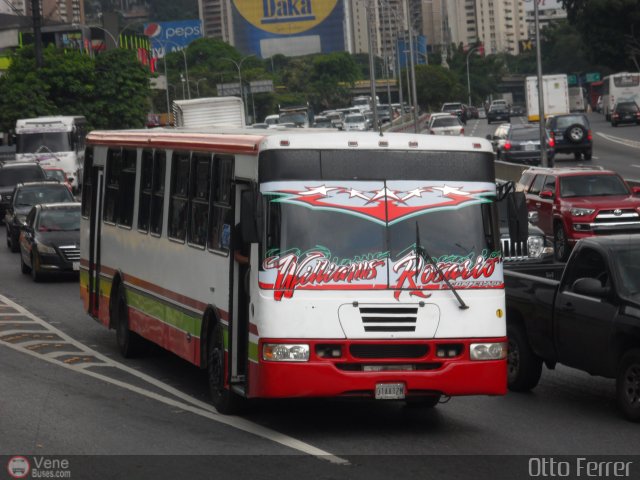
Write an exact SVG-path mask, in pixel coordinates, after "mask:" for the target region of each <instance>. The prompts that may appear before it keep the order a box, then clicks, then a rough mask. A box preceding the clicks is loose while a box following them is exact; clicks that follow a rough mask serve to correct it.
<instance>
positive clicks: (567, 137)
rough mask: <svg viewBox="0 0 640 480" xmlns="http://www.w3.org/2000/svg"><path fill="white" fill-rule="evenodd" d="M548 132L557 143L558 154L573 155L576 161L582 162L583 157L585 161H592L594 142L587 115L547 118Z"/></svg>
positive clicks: (573, 114) (569, 114)
mask: <svg viewBox="0 0 640 480" xmlns="http://www.w3.org/2000/svg"><path fill="white" fill-rule="evenodd" d="M547 130H548V131H549V134H550V135H551V138H552V139H553V141H554V143H555V147H554V148H555V151H556V154H559V153H568V154H571V153H573V155H574V158H575V160H576V161H578V160H580V156H581V155H582V156H583V157H584V159H585V160H591V156H592V153H593V140H592V135H591V126H590V124H589V119H588V118H587V117H586V115H584V114H581V113H568V114H565V115H553V116H551V117H549V118H547Z"/></svg>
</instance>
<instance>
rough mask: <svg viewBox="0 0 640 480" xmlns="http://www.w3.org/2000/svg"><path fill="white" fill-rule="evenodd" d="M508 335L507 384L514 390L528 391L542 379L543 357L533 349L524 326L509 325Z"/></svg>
mask: <svg viewBox="0 0 640 480" xmlns="http://www.w3.org/2000/svg"><path fill="white" fill-rule="evenodd" d="M507 336H508V337H509V343H508V353H507V386H508V387H509V390H512V391H514V392H528V391H529V390H531V389H532V388H534V387H535V386H536V385H538V382H539V381H540V375H542V359H541V358H540V357H538V356H537V355H536V354H535V353H533V350H531V347H530V346H529V342H528V340H527V336H526V333H525V332H524V330H523V328H522V327H520V326H518V325H509V326H508V327H507Z"/></svg>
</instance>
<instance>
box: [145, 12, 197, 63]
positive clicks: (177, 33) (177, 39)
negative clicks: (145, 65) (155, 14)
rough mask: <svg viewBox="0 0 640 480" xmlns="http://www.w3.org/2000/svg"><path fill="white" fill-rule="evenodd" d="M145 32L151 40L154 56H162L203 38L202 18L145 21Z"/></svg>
mask: <svg viewBox="0 0 640 480" xmlns="http://www.w3.org/2000/svg"><path fill="white" fill-rule="evenodd" d="M144 34H145V35H146V36H147V37H149V39H150V40H151V49H152V50H153V57H154V58H162V57H164V55H165V53H171V52H175V51H177V50H182V49H184V48H186V47H187V45H189V44H190V43H191V42H193V41H194V40H196V39H198V38H201V37H202V24H201V23H200V20H182V21H179V22H159V23H145V25H144Z"/></svg>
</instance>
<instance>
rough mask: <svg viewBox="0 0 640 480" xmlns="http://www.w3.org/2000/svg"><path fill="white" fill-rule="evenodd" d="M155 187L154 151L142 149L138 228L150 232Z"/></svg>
mask: <svg viewBox="0 0 640 480" xmlns="http://www.w3.org/2000/svg"><path fill="white" fill-rule="evenodd" d="M152 189H153V151H151V150H149V149H145V150H143V151H142V165H141V169H140V197H139V199H138V230H139V231H140V232H144V233H148V232H149V215H150V213H151V194H152V193H151V192H152Z"/></svg>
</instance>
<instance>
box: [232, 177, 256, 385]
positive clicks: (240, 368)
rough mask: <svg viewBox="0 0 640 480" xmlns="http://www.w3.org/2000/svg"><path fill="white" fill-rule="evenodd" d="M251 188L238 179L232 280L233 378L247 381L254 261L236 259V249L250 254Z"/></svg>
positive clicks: (241, 252) (235, 195) (235, 196)
mask: <svg viewBox="0 0 640 480" xmlns="http://www.w3.org/2000/svg"><path fill="white" fill-rule="evenodd" d="M249 188H250V186H249V185H248V184H245V183H236V185H235V193H234V201H235V203H234V205H235V208H234V210H235V218H234V221H235V223H234V229H233V233H232V245H233V249H234V252H233V254H232V256H233V257H234V259H233V260H232V261H233V275H232V278H233V281H232V291H231V298H232V305H233V309H232V315H231V325H230V332H231V352H230V355H231V379H232V382H234V381H235V382H238V383H240V382H243V381H244V380H245V376H246V374H247V366H248V365H247V357H248V345H249V305H250V298H251V291H250V281H249V275H250V272H251V267H250V265H243V264H241V263H240V262H239V261H237V260H236V259H235V257H236V255H235V254H236V253H239V254H240V255H242V256H246V257H249V261H250V262H251V260H252V259H251V257H250V248H251V246H250V245H248V244H246V242H244V241H243V239H242V235H241V229H240V221H241V218H240V215H241V208H240V205H241V197H242V192H243V191H246V190H248V189H249Z"/></svg>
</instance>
